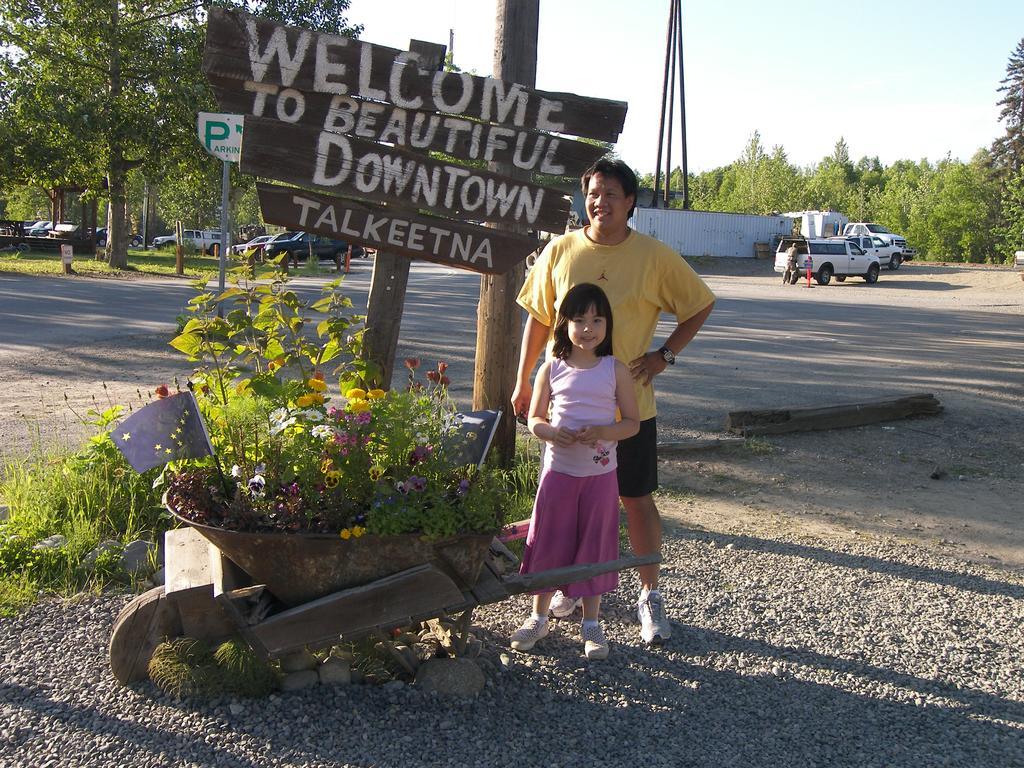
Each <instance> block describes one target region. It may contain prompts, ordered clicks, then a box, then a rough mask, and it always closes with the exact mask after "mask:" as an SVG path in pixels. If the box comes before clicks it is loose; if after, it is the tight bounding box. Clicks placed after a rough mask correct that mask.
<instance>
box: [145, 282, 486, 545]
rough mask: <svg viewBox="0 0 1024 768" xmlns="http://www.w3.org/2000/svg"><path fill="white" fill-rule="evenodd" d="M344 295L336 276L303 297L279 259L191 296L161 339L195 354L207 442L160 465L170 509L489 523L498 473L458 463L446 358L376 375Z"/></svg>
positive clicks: (245, 517)
mask: <svg viewBox="0 0 1024 768" xmlns="http://www.w3.org/2000/svg"><path fill="white" fill-rule="evenodd" d="M351 307H352V303H351V301H350V300H349V299H348V298H347V297H345V296H344V295H343V294H342V293H341V281H336V282H333V283H330V284H328V285H327V286H325V287H324V289H323V295H322V296H321V297H320V298H319V299H317V300H315V301H308V302H307V301H304V300H303V299H302V298H301V297H300V296H299V295H298V294H297V293H295V292H294V291H292V290H290V288H289V287H288V279H287V276H286V275H284V274H283V273H281V272H279V271H274V272H273V273H272V275H271V279H270V280H267V281H257V280H255V279H254V278H253V275H252V273H251V271H249V268H246V267H243V268H241V269H240V270H239V271H238V272H237V273H236V280H235V284H234V285H233V287H232V288H230V289H229V290H226V291H224V292H223V293H220V294H219V295H218V294H212V293H209V292H207V291H206V290H205V288H203V289H202V290H201V291H200V293H199V295H198V296H197V297H196V298H194V299H193V300H192V302H191V304H190V311H191V312H190V314H191V317H190V318H189V319H188V321H187V322H185V324H184V326H183V327H182V329H181V332H180V333H179V334H178V335H177V336H176V337H175V338H174V339H173V340H172V341H171V342H170V343H171V346H173V347H174V348H175V349H178V350H179V351H181V352H183V353H184V354H186V355H188V356H189V358H190V359H191V360H192V361H193V362H195V363H196V369H195V373H194V376H193V377H192V380H191V382H190V386H191V387H192V389H193V392H194V393H195V395H196V400H197V402H198V403H199V407H200V410H201V411H202V414H203V417H204V421H205V423H206V425H207V429H208V432H209V437H210V442H211V444H212V445H213V448H214V453H215V455H214V456H213V457H206V458H203V459H189V460H185V461H179V462H175V463H173V464H169V465H168V467H167V470H166V471H165V473H164V477H163V482H165V483H166V490H167V501H168V503H169V504H170V505H171V507H172V508H173V509H174V510H175V511H176V512H177V513H178V514H179V515H181V516H182V517H185V518H186V519H189V520H192V521H194V522H198V523H205V524H209V525H216V526H220V527H225V528H233V529H238V530H251V531H294V532H298V531H303V532H321V533H336V534H338V535H340V536H341V537H342V538H346V539H347V538H358V537H361V536H364V535H367V534H371V535H396V534H406V533H419V534H423V535H427V536H430V537H446V536H451V535H455V534H458V533H484V532H489V531H493V530H495V529H496V528H497V527H498V518H499V509H500V503H501V498H502V495H503V490H504V489H503V485H502V479H501V475H500V473H499V472H497V471H491V470H488V469H486V468H484V469H478V468H476V467H475V466H470V465H459V464H458V459H457V457H458V456H459V455H460V454H461V451H460V448H461V446H460V441H461V440H463V439H466V437H467V436H466V435H464V434H463V431H462V429H461V423H460V416H459V414H458V413H457V410H456V407H455V404H454V402H453V401H452V399H451V397H450V395H449V388H448V387H449V380H448V376H447V373H446V372H447V365H446V364H445V363H444V362H439V363H438V364H437V366H436V368H432V369H431V370H429V371H427V372H426V374H425V375H424V376H423V377H422V379H421V378H420V374H421V372H420V361H419V360H418V359H414V358H410V359H407V360H406V361H405V362H406V368H407V370H408V380H407V382H405V383H404V386H403V387H401V388H397V389H392V390H390V391H384V390H382V389H379V388H376V387H374V386H373V382H374V381H375V379H376V377H377V376H378V375H379V371H378V370H377V368H376V367H375V366H374V365H373V364H372V363H370V362H368V361H367V360H366V359H365V357H364V355H363V353H362V336H363V331H364V329H365V327H364V325H363V322H364V319H365V318H363V317H361V316H358V315H354V314H352V313H351ZM312 317H316V322H315V323H313V322H312V321H311V320H310V318H312ZM468 437H469V438H472V437H473V436H472V435H469V436H468Z"/></svg>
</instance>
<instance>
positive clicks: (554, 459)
mask: <svg viewBox="0 0 1024 768" xmlns="http://www.w3.org/2000/svg"><path fill="white" fill-rule="evenodd" d="M548 381H549V382H550V386H551V413H550V420H551V424H552V425H553V426H555V427H559V426H565V427H568V428H569V429H579V428H580V427H586V426H593V425H603V424H614V423H615V411H616V409H615V358H614V357H613V356H612V355H606V356H605V357H602V358H600V359H599V360H598V363H597V365H595V366H594V367H593V368H573V367H572V366H570V365H569V364H568V363H567V362H565V361H564V360H558V359H554V360H552V361H551V369H550V371H549V374H548ZM615 467H616V457H615V442H614V441H611V442H598V443H597V444H596V445H594V446H593V447H591V446H589V445H583V444H581V443H574V444H573V445H570V446H568V447H565V448H563V447H560V446H557V445H554V444H553V443H547V444H546V445H545V446H544V469H552V470H554V471H555V472H563V473H565V474H567V475H573V476H574V477H590V476H592V475H603V474H604V473H605V472H611V471H612V470H614V469H615Z"/></svg>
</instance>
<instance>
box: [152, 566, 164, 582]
mask: <svg viewBox="0 0 1024 768" xmlns="http://www.w3.org/2000/svg"><path fill="white" fill-rule="evenodd" d="M166 575H167V572H166V569H165V568H164V567H163V566H161V567H160V568H157V569H156V571H154V572H153V575H152V576H150V577H149V580H150V581H152V582H153V586H156V587H162V586H163V584H164V579H165V578H166Z"/></svg>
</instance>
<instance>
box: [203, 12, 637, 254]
mask: <svg viewBox="0 0 1024 768" xmlns="http://www.w3.org/2000/svg"><path fill="white" fill-rule="evenodd" d="M438 64H439V62H438V60H437V59H436V58H433V59H432V58H431V57H430V56H428V55H427V54H426V53H424V52H416V51H400V50H396V49H394V48H387V47H384V46H379V45H374V44H371V43H366V42H362V41H359V40H353V39H350V38H347V37H341V36H338V35H330V34H322V33H318V32H312V31H309V30H305V29H301V28H298V27H290V26H285V25H282V24H278V23H276V22H272V21H267V20H263V19H257V18H253V17H252V16H249V15H246V14H244V13H240V12H237V11H226V10H224V9H221V8H211V9H210V14H209V24H208V27H207V36H206V48H205V51H204V57H203V71H204V72H205V73H206V75H207V77H208V78H209V80H210V83H211V84H212V86H213V90H214V93H215V94H216V97H217V101H218V103H219V105H220V108H221V109H222V110H224V111H227V112H235V113H239V114H244V115H246V119H245V127H244V131H243V134H242V154H241V163H240V168H241V170H242V171H243V172H244V173H250V174H254V175H257V176H262V177H265V178H270V179H274V180H277V181H281V182H285V183H288V184H294V185H295V186H296V187H300V188H301V189H296V188H293V187H282V186H277V185H271V184H259V185H258V187H257V189H258V193H259V199H260V206H261V208H262V210H263V218H264V220H265V221H267V222H269V223H271V224H278V225H281V226H284V227H288V228H289V229H298V230H303V231H306V232H316V233H318V234H322V235H326V236H328V237H337V238H339V239H342V240H345V241H346V242H351V243H359V244H362V245H366V246H369V247H371V248H377V249H380V250H382V251H387V252H394V253H399V254H402V255H405V256H410V257H413V258H420V259H425V260H428V261H435V262H439V263H443V264H448V265H451V266H457V267H460V268H463V269H470V270H473V271H477V272H482V273H488V274H502V273H504V272H507V271H508V270H509V269H510V268H511V267H512V266H514V265H515V264H516V263H518V262H520V261H522V260H523V259H525V258H526V257H527V256H528V255H529V254H530V253H531V252H533V251H534V250H535V249H536V248H537V246H538V244H539V243H538V240H537V239H536V238H535V237H529V236H524V235H518V234H514V233H511V232H500V231H498V230H495V229H494V228H492V227H485V226H481V224H483V223H501V224H512V225H519V226H520V227H521V228H523V229H524V230H527V231H531V232H535V233H536V232H539V231H550V232H561V231H562V230H563V229H564V227H565V222H566V219H567V217H568V214H569V206H570V203H569V200H568V198H567V197H566V195H565V193H564V192H562V191H561V190H559V189H556V188H554V187H551V186H547V185H545V184H542V183H536V182H535V181H532V180H529V179H527V180H524V179H520V178H512V177H511V176H506V175H502V174H500V173H495V172H493V171H490V170H485V168H486V167H488V165H489V164H494V163H498V164H504V165H505V166H506V167H510V168H512V169H517V170H518V171H520V172H523V173H520V174H517V175H524V176H528V177H530V178H532V177H533V176H546V177H564V176H579V174H580V173H582V171H583V170H585V169H586V168H587V167H588V166H589V165H590V164H591V163H593V162H594V160H596V159H597V158H598V157H600V156H601V155H602V154H604V152H605V150H604V149H603V148H602V147H599V146H595V145H592V144H588V143H586V142H582V141H576V140H574V139H572V138H568V136H567V135H574V136H581V137H586V138H592V139H599V140H602V141H615V140H616V139H617V138H618V135H619V132H620V131H621V130H622V125H623V122H624V121H625V116H626V104H625V103H623V102H618V101H608V100H605V99H590V98H582V97H579V96H575V95H573V94H566V93H550V92H546V91H540V90H536V89H531V88H527V87H525V86H523V85H519V84H516V83H507V82H503V81H501V80H496V79H494V78H490V77H479V76H476V75H470V74H467V73H464V72H445V71H441V70H439V68H438ZM432 153H433V154H432ZM438 153H443V156H441V157H438ZM491 167H494V166H493V165H491ZM306 190H315V192H313V191H306Z"/></svg>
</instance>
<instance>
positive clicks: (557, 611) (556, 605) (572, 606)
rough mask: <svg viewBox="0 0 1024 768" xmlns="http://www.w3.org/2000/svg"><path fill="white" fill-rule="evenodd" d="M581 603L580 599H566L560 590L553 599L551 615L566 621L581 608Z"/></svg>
mask: <svg viewBox="0 0 1024 768" xmlns="http://www.w3.org/2000/svg"><path fill="white" fill-rule="evenodd" d="M580 602H581V601H580V599H579V598H578V597H576V598H573V597H566V596H565V595H563V594H562V591H561V590H558V591H557V592H555V594H554V596H552V598H551V606H550V611H551V615H552V616H554V617H555V618H556V619H564V618H565V617H566V616H572V614H573V611H575V610H576V609H577V608H578V607H579V605H580Z"/></svg>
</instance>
